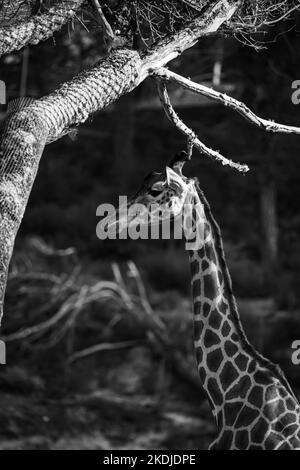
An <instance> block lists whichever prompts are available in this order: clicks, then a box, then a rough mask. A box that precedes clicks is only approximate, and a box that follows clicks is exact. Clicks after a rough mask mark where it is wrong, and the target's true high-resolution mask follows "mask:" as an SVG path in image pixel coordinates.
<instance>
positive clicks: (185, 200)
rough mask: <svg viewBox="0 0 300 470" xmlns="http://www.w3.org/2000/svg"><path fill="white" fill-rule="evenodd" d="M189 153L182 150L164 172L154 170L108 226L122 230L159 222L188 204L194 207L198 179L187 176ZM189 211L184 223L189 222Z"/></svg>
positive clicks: (170, 218)
mask: <svg viewBox="0 0 300 470" xmlns="http://www.w3.org/2000/svg"><path fill="white" fill-rule="evenodd" d="M187 160H188V156H187V154H186V152H184V151H182V152H179V153H178V154H176V155H175V157H174V158H173V159H172V160H171V162H170V163H169V165H168V166H167V167H166V168H165V170H164V171H162V172H160V173H158V172H152V173H150V174H149V175H148V176H146V178H145V179H144V181H143V184H142V186H141V187H140V188H139V190H138V191H137V193H136V194H135V195H134V196H133V197H132V198H131V199H130V200H129V201H128V204H127V205H126V207H124V208H123V209H125V210H124V211H123V210H122V209H121V210H120V211H119V212H118V214H117V219H116V221H115V222H114V221H113V222H112V223H111V224H110V223H109V224H108V229H109V230H111V229H114V228H115V227H116V226H118V230H119V233H120V232H122V230H123V229H125V228H129V227H130V226H134V225H140V226H142V225H149V224H159V223H161V222H163V221H164V220H172V219H175V218H176V217H177V216H179V215H182V213H183V210H185V211H187V209H186V208H187V207H193V206H194V199H195V196H196V195H197V191H196V187H195V184H196V182H197V179H196V178H187V177H186V176H184V175H183V173H182V169H183V166H184V164H185V163H186V161H187ZM185 215H186V214H184V216H183V224H186V219H187V218H186V217H185Z"/></svg>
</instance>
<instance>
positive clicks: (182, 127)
mask: <svg viewBox="0 0 300 470" xmlns="http://www.w3.org/2000/svg"><path fill="white" fill-rule="evenodd" d="M157 85H158V94H159V98H160V101H161V103H162V105H163V108H164V110H165V113H166V115H167V117H168V119H169V120H170V121H171V122H172V124H174V126H175V127H177V129H178V130H179V131H180V132H181V133H182V134H184V135H185V136H186V137H187V139H188V142H189V148H190V151H189V153H190V154H191V150H192V147H196V148H197V149H198V150H199V151H200V152H201V153H202V154H204V155H206V156H207V157H210V158H212V159H214V160H217V161H218V162H220V163H222V165H228V166H230V167H231V168H234V169H235V170H238V171H240V172H242V173H246V172H247V171H249V168H248V166H247V165H241V164H240V163H235V162H233V161H232V160H229V159H228V158H226V157H223V155H221V154H220V153H219V152H217V151H215V150H212V149H210V148H209V147H207V146H206V145H205V144H204V143H203V142H201V140H200V139H199V138H198V137H197V135H196V134H195V133H194V131H193V130H192V129H190V128H189V127H188V126H187V125H186V124H185V123H184V122H183V121H182V120H181V119H180V118H179V116H178V114H177V113H176V111H175V110H174V108H173V106H172V104H171V102H170V98H169V95H168V91H167V88H166V85H165V84H164V82H163V81H162V80H160V79H159V80H157Z"/></svg>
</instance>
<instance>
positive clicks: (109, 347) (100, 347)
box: [67, 341, 139, 364]
mask: <svg viewBox="0 0 300 470" xmlns="http://www.w3.org/2000/svg"><path fill="white" fill-rule="evenodd" d="M138 343H139V342H138V341H122V342H119V343H100V344H96V345H95V346H90V347H89V348H86V349H82V350H81V351H77V352H75V353H74V354H72V355H71V356H70V357H69V358H68V360H67V363H68V364H72V363H73V362H75V361H78V359H83V358H85V357H87V356H91V355H92V354H96V353H98V352H103V351H116V350H118V349H125V348H130V347H132V346H136V345H137V344H138Z"/></svg>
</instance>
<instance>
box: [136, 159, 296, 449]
mask: <svg viewBox="0 0 300 470" xmlns="http://www.w3.org/2000/svg"><path fill="white" fill-rule="evenodd" d="M186 160H187V156H186V153H185V152H180V153H179V154H178V155H176V156H175V158H173V160H172V162H171V163H170V165H169V167H167V168H166V170H165V171H163V172H162V173H152V174H151V175H149V176H148V177H147V178H146V179H145V181H144V183H143V185H142V187H141V188H140V190H139V191H138V192H137V193H136V195H135V196H134V197H133V198H132V199H131V201H130V204H129V206H130V205H132V204H135V203H140V204H142V205H143V207H144V209H143V211H144V212H143V214H142V216H141V215H139V214H137V215H136V216H135V217H134V218H133V219H132V220H131V221H130V223H144V222H145V212H147V210H148V209H149V210H150V207H151V205H152V204H153V203H155V204H156V205H157V206H158V208H160V209H163V210H161V211H158V213H157V217H161V219H162V218H163V217H169V218H170V217H176V216H177V215H178V214H179V212H180V211H183V210H184V207H185V205H187V204H188V205H189V207H190V208H191V210H188V211H186V213H185V214H184V217H183V219H184V220H183V222H184V224H185V230H184V234H185V236H186V238H187V242H191V240H189V234H190V232H192V234H193V236H195V233H196V235H198V242H197V243H196V244H195V243H194V244H193V243H192V244H191V245H189V244H187V247H188V253H189V259H190V266H191V276H192V277H191V286H192V297H193V310H194V344H195V350H196V357H197V364H198V371H199V376H200V380H201V384H202V387H203V390H204V391H205V393H206V395H207V397H208V400H209V402H210V405H211V408H212V412H213V415H214V417H215V419H216V423H217V427H218V437H217V439H216V440H215V441H214V442H213V444H212V445H211V446H210V448H211V449H237V450H245V449H261V450H271V449H272V450H273V449H274V450H275V449H286V450H294V449H299V450H300V405H299V402H298V400H297V398H296V397H295V395H294V393H293V391H292V390H291V387H290V385H289V383H288V382H287V380H286V378H285V376H284V374H283V373H282V371H281V370H280V368H279V367H278V366H277V365H275V364H273V363H271V362H270V361H269V360H268V359H266V358H265V357H263V356H262V355H261V354H259V353H258V352H257V351H256V350H255V349H254V347H253V346H252V345H251V344H250V343H249V341H248V339H247V337H246V335H245V333H244V330H243V327H242V325H241V322H240V318H239V314H238V309H237V306H236V302H235V298H234V295H233V292H232V284H231V278H230V274H229V271H228V268H227V265H226V261H225V256H224V250H223V243H222V238H221V233H220V229H219V226H218V224H217V223H216V221H215V219H214V217H213V215H212V213H211V209H210V206H209V204H208V202H207V200H206V198H205V196H204V194H203V192H202V191H201V189H200V186H199V183H198V180H197V179H196V178H187V177H186V176H184V175H183V174H182V168H183V166H184V164H185V162H186ZM188 219H189V220H188ZM147 220H148V221H151V220H153V219H151V217H150V218H149V217H148V218H147ZM161 221H163V220H161ZM156 222H157V221H156ZM195 226H196V227H195ZM195 229H196V232H195ZM199 241H200V242H199Z"/></svg>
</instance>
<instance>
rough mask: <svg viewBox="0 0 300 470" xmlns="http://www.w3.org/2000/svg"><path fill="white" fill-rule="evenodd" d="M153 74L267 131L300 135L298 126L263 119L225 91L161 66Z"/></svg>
mask: <svg viewBox="0 0 300 470" xmlns="http://www.w3.org/2000/svg"><path fill="white" fill-rule="evenodd" d="M153 76H154V77H156V78H159V79H160V80H163V81H164V82H174V83H176V84H177V85H180V86H181V87H183V88H185V89H187V90H189V91H192V92H193V93H197V94H200V95H203V96H206V97H207V98H210V99H212V100H214V101H217V102H218V103H221V104H222V105H223V106H227V107H228V108H230V109H233V110H234V111H236V112H237V113H239V114H241V116H243V117H244V118H245V119H246V120H247V121H249V122H250V123H251V124H254V125H255V126H257V127H259V128H261V129H263V130H265V131H267V132H275V133H277V134H297V135H300V127H294V126H287V125H285V124H278V123H277V122H274V121H270V120H268V119H263V118H260V117H259V116H257V115H256V114H255V113H254V112H253V111H251V109H250V108H248V107H247V106H246V105H245V104H244V103H242V102H241V101H238V100H236V99H235V98H232V97H231V96H227V95H226V94H225V93H221V92H219V91H215V90H213V89H212V88H209V87H207V86H204V85H201V84H200V83H195V82H193V81H192V80H189V79H187V78H184V77H182V76H181V75H178V74H177V73H174V72H171V71H170V70H168V69H165V68H161V69H158V70H155V71H154V72H153Z"/></svg>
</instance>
